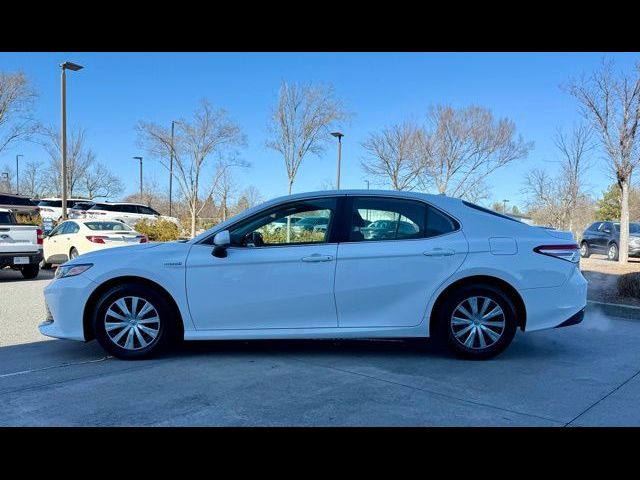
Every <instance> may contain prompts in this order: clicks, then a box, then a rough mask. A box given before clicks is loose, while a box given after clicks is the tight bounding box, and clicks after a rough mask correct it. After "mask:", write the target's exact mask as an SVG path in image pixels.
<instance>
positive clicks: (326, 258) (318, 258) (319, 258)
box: [302, 253, 333, 263]
mask: <svg viewBox="0 0 640 480" xmlns="http://www.w3.org/2000/svg"><path fill="white" fill-rule="evenodd" d="M331 260H333V257H332V256H331V255H320V254H319V253H314V254H313V255H309V256H308V257H302V261H303V262H313V263H316V262H330V261H331Z"/></svg>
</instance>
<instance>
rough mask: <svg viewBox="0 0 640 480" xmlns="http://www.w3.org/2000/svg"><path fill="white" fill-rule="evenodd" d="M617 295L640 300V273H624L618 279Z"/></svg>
mask: <svg viewBox="0 0 640 480" xmlns="http://www.w3.org/2000/svg"><path fill="white" fill-rule="evenodd" d="M618 295H621V296H623V297H635V298H640V272H631V273H625V274H624V275H620V277H618Z"/></svg>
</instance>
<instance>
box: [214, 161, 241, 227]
mask: <svg viewBox="0 0 640 480" xmlns="http://www.w3.org/2000/svg"><path fill="white" fill-rule="evenodd" d="M213 185H214V187H213V193H212V198H213V202H214V204H217V205H218V208H219V211H220V221H221V222H224V221H225V220H226V219H227V218H228V217H229V205H230V204H231V202H232V199H233V196H234V195H235V193H236V191H237V185H236V183H235V180H234V178H233V175H232V173H231V165H229V164H227V163H218V165H216V173H215V175H214V180H213Z"/></svg>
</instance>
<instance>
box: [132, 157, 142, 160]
mask: <svg viewBox="0 0 640 480" xmlns="http://www.w3.org/2000/svg"><path fill="white" fill-rule="evenodd" d="M133 159H134V160H142V157H133Z"/></svg>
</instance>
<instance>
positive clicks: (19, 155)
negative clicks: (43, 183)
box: [16, 153, 24, 195]
mask: <svg viewBox="0 0 640 480" xmlns="http://www.w3.org/2000/svg"><path fill="white" fill-rule="evenodd" d="M18 157H24V155H22V154H21V153H20V154H18V155H16V195H20V182H19V181H18V180H19V178H20V177H19V175H18Z"/></svg>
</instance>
